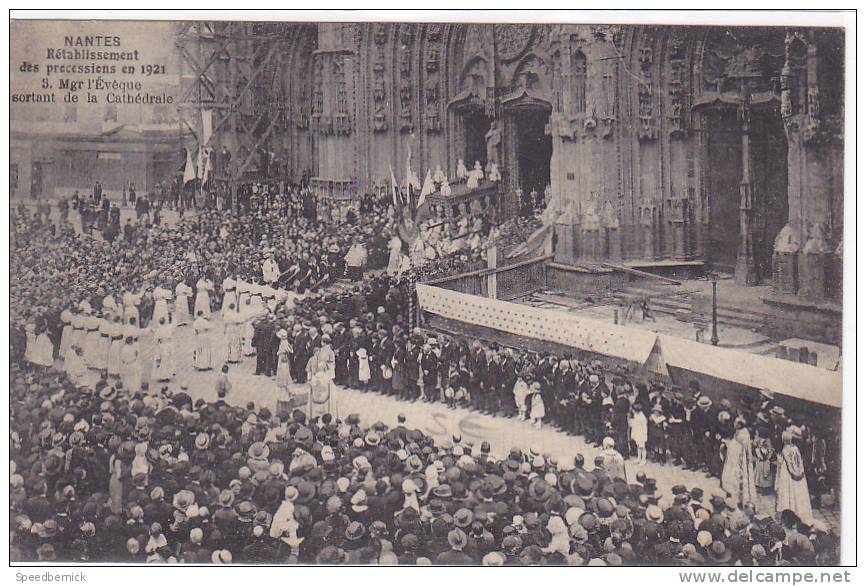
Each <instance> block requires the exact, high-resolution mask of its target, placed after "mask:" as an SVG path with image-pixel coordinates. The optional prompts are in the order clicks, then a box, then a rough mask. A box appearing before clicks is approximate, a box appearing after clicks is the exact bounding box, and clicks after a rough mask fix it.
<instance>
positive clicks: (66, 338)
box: [60, 324, 73, 369]
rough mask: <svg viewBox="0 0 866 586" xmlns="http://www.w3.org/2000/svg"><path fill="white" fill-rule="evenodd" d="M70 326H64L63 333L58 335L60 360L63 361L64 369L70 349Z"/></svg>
mask: <svg viewBox="0 0 866 586" xmlns="http://www.w3.org/2000/svg"><path fill="white" fill-rule="evenodd" d="M72 331H73V330H72V325H71V324H64V325H63V332H62V333H61V334H60V359H61V360H63V364H64V366H63V368H64V369H65V368H66V360H67V359H68V354H69V352H70V350H71V349H72Z"/></svg>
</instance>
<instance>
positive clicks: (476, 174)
mask: <svg viewBox="0 0 866 586" xmlns="http://www.w3.org/2000/svg"><path fill="white" fill-rule="evenodd" d="M482 181H484V169H482V168H481V161H475V168H474V169H472V171H470V172H469V180H468V181H467V182H466V187H467V188H469V189H477V188H478V185H479V184H480V183H481V182H482Z"/></svg>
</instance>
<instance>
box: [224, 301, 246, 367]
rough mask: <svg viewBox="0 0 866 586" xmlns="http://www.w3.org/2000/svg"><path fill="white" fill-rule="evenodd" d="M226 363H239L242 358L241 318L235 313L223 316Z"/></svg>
mask: <svg viewBox="0 0 866 586" xmlns="http://www.w3.org/2000/svg"><path fill="white" fill-rule="evenodd" d="M224 319H225V339H226V362H240V361H241V358H243V353H242V349H243V341H242V340H241V327H242V326H241V317H240V314H238V313H237V312H235V311H229V312H228V313H226V314H225V317H224Z"/></svg>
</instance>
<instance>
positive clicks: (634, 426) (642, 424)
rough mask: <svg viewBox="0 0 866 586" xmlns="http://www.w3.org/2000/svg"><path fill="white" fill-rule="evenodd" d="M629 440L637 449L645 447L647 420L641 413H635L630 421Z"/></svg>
mask: <svg viewBox="0 0 866 586" xmlns="http://www.w3.org/2000/svg"><path fill="white" fill-rule="evenodd" d="M631 439H632V441H633V442H634V443H636V444H637V445H638V447H641V448H643V447H644V446H646V440H647V419H646V415H644V414H643V413H640V412H637V413H635V414H634V417H632V419H631Z"/></svg>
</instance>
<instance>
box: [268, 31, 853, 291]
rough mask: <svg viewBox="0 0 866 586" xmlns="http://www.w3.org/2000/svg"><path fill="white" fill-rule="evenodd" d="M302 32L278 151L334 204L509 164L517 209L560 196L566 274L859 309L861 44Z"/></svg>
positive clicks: (599, 34) (561, 34)
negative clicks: (849, 151)
mask: <svg viewBox="0 0 866 586" xmlns="http://www.w3.org/2000/svg"><path fill="white" fill-rule="evenodd" d="M297 26H299V27H302V28H303V30H302V31H301V33H300V34H298V35H296V42H294V44H293V45H292V55H291V56H290V58H289V59H288V60H287V61H286V63H287V71H286V74H285V76H284V83H285V88H284V92H285V95H286V97H287V98H288V99H289V100H290V103H291V106H290V108H289V109H288V110H289V111H288V112H287V116H288V120H287V123H286V131H285V132H283V133H280V135H279V136H278V137H275V138H273V139H272V143H273V141H274V140H275V141H276V144H274V145H273V147H272V148H274V149H278V150H281V151H282V154H283V155H284V157H285V160H286V161H287V166H288V168H289V170H290V173H291V174H293V175H294V176H295V177H298V176H300V175H302V174H303V175H305V176H307V177H311V178H312V179H311V180H312V182H313V184H314V186H315V187H316V189H318V190H320V191H321V192H323V193H329V194H334V193H335V192H340V193H351V192H352V191H353V190H357V189H369V188H370V187H371V186H382V185H388V184H389V177H390V173H391V170H393V172H394V173H395V176H396V178H397V180H398V181H400V180H401V178H402V176H403V174H404V170H405V168H406V161H407V158H409V157H411V159H410V161H411V162H410V164H411V165H412V167H413V168H414V169H415V171H416V172H419V171H420V172H421V173H422V177H423V172H424V171H426V170H427V169H428V168H429V169H435V168H436V167H437V166H441V167H442V169H443V170H444V171H445V173H446V174H448V175H449V176H453V174H454V173H455V169H456V166H457V162H458V160H459V159H463V160H464V161H465V163H466V166H467V167H469V168H471V167H472V165H474V163H475V162H476V161H478V162H479V163H480V164H481V165H482V166H486V165H487V163H489V162H490V159H494V160H495V162H496V163H497V165H498V167H499V169H500V171H501V173H502V177H503V179H502V184H501V195H500V197H501V198H502V202H503V205H505V206H506V207H508V204H509V202H511V204H513V202H514V201H515V200H516V199H517V198H519V197H520V193H521V192H522V193H524V194H525V193H527V192H530V191H533V190H534V191H537V192H539V193H541V192H543V191H545V190H546V189H548V185H549V191H548V194H549V197H550V200H551V201H552V204H551V205H554V206H557V207H558V208H559V219H558V220H557V225H556V233H557V236H558V238H557V249H556V254H557V260H561V261H563V262H584V263H585V262H590V263H592V262H595V261H603V260H607V261H610V262H633V261H634V262H638V261H639V262H645V263H650V264H651V263H653V262H661V261H666V262H685V261H703V262H705V263H706V264H707V265H708V266H710V267H713V268H716V269H720V270H725V271H730V272H732V273H733V274H734V276H735V278H736V279H737V281H738V282H741V283H743V284H760V283H769V282H772V283H773V284H774V287H775V290H776V291H777V292H778V293H779V294H782V295H791V296H798V297H804V298H808V299H810V300H815V301H822V300H832V299H833V298H835V297H837V296H838V295H839V294H840V290H841V279H834V278H832V277H833V275H834V271H837V270H839V267H840V266H841V241H842V227H843V226H842V215H843V214H842V208H843V171H842V169H843V166H842V156H843V140H842V128H843V121H842V113H843V97H844V63H843V48H844V33H843V32H842V31H841V30H837V29H786V28H784V27H776V28H747V27H740V28H737V27H734V28H731V27H674V26H623V25H614V26H612V25H564V24H552V25H541V24H539V25H535V24H533V25H516V24H495V25H494V24H411V23H405V24H404V23H334V24H318V25H297ZM510 207H511V208H512V209H513V208H514V206H513V205H511V206H510Z"/></svg>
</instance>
